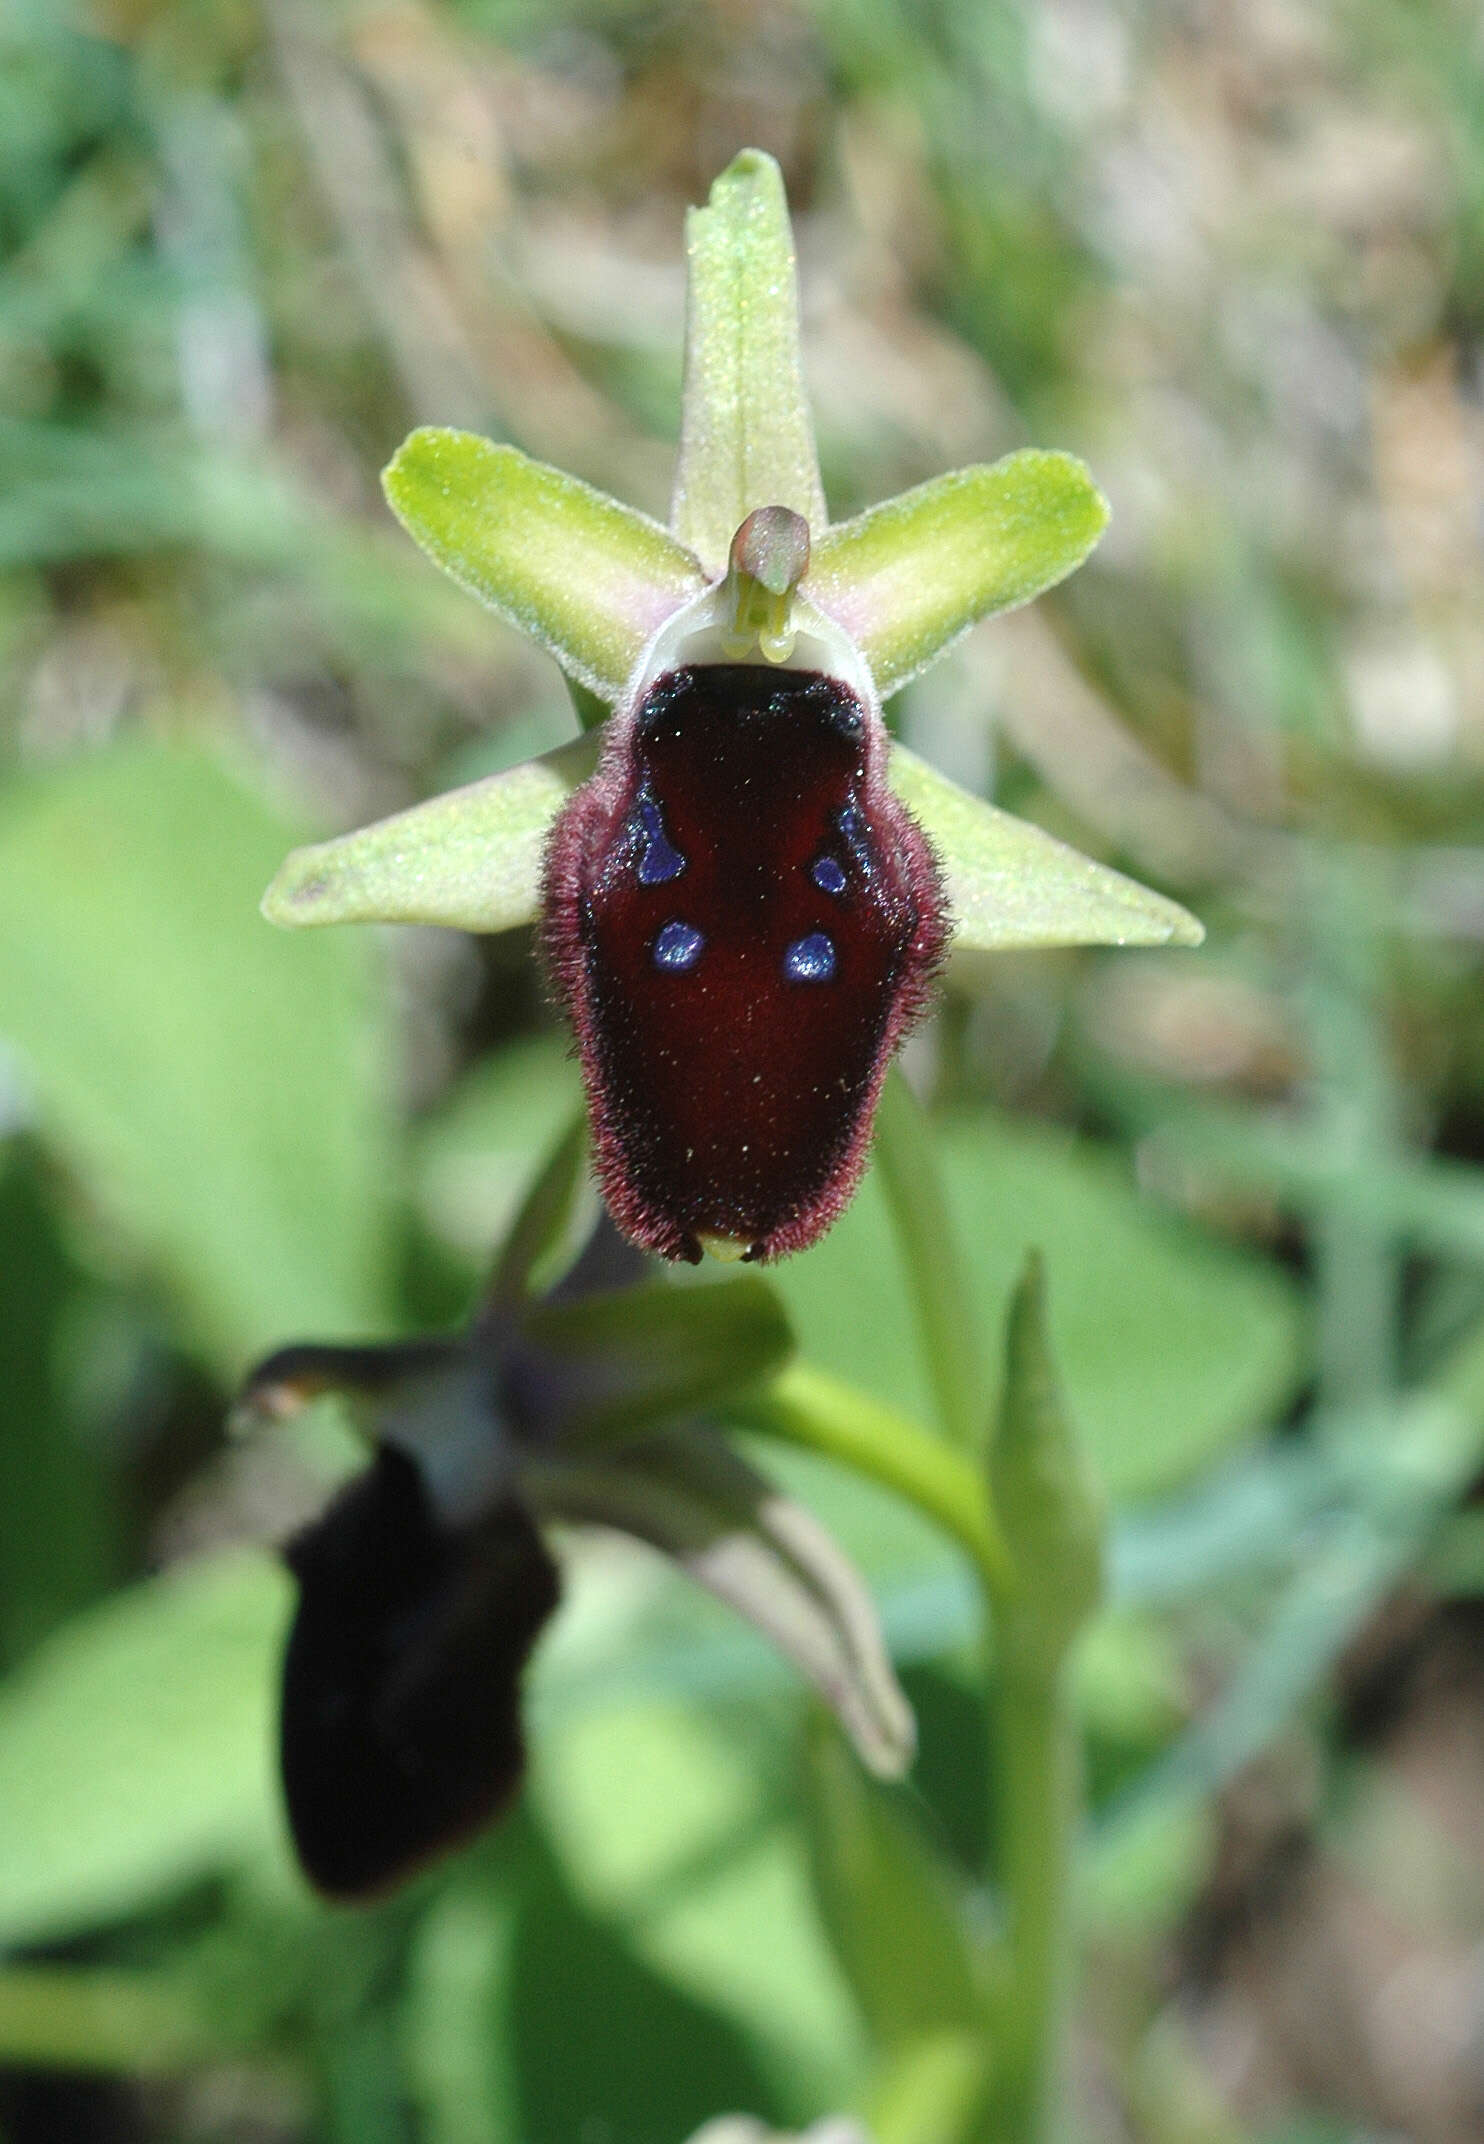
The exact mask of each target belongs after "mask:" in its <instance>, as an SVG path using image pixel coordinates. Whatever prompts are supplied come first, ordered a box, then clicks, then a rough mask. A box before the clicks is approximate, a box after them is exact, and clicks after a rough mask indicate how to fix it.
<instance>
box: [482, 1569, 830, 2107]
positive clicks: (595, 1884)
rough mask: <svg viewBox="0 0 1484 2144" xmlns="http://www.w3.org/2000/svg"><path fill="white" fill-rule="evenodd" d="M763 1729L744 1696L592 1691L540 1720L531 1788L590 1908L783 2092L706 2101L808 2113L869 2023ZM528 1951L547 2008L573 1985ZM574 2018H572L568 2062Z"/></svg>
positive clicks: (536, 1993)
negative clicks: (744, 2046)
mask: <svg viewBox="0 0 1484 2144" xmlns="http://www.w3.org/2000/svg"><path fill="white" fill-rule="evenodd" d="M631 1583H632V1576H631ZM578 1612H579V1614H580V1603H579V1604H578ZM751 1729H752V1720H751V1718H750V1717H749V1715H748V1713H747V1712H745V1711H742V1710H740V1709H739V1708H738V1707H736V1706H728V1707H727V1708H726V1709H725V1710H724V1711H720V1712H718V1713H715V1714H713V1712H712V1711H711V1710H710V1709H709V1708H707V1707H706V1706H704V1705H701V1704H698V1703H697V1702H696V1700H695V1698H694V1697H693V1696H688V1695H682V1696H681V1697H679V1698H676V1699H673V1700H671V1699H668V1698H656V1697H654V1696H651V1697H649V1698H648V1699H647V1700H644V1701H640V1702H627V1703H625V1702H620V1703H616V1704H615V1703H612V1702H610V1703H608V1704H594V1705H589V1706H587V1707H585V1708H584V1709H583V1710H582V1711H581V1712H580V1713H575V1712H574V1713H565V1714H563V1715H562V1716H561V1717H559V1718H553V1719H550V1720H548V1721H546V1722H544V1723H541V1722H538V1724H537V1732H536V1734H535V1735H534V1737H533V1741H532V1753H531V1754H532V1765H531V1799H532V1801H533V1803H534V1804H535V1806H536V1807H537V1808H538V1810H539V1812H540V1815H541V1817H542V1819H543V1821H544V1823H545V1824H546V1825H547V1826H548V1827H549V1829H550V1830H551V1832H552V1834H553V1837H554V1839H555V1842H556V1844H557V1846H558V1848H559V1850H560V1856H561V1860H562V1863H563V1865H564V1867H565V1868H566V1869H567V1871H568V1872H569V1875H570V1878H571V1882H572V1887H573V1890H574V1891H575V1892H576V1894H577V1896H578V1897H579V1898H580V1899H581V1901H582V1902H583V1904H584V1905H585V1906H586V1907H587V1908H588V1909H589V1911H590V1912H591V1913H592V1914H593V1915H594V1916H595V1917H598V1918H599V1919H600V1921H601V1922H603V1923H606V1924H608V1925H609V1926H613V1927H618V1928H622V1929H624V1930H626V1931H628V1932H629V1935H630V1940H631V1942H632V1943H633V1946H634V1948H635V1950H636V1951H637V1952H638V1953H639V1955H640V1957H641V1958H642V1959H643V1960H644V1961H645V1962H646V1963H647V1964H648V1965H649V1966H650V1967H652V1968H653V1970H654V1971H656V1972H658V1973H660V1974H663V1975H664V1976H665V1977H666V1979H668V1980H669V1981H671V1982H672V1984H674V1985H677V1986H679V1987H682V1988H684V1989H686V1990H687V1991H688V1993H689V1994H690V1995H691V1996H692V1997H693V1998H695V1999H696V2000H698V2001H701V2002H703V2003H705V2004H707V2005H708V2006H712V2007H714V2008H715V2009H717V2010H719V2011H720V2012H721V2013H722V2014H723V2015H724V2016H726V2017H728V2018H729V2019H731V2020H733V2021H734V2023H735V2024H736V2025H738V2026H740V2027H741V2029H742V2030H743V2032H744V2033H745V2034H746V2037H747V2040H748V2043H749V2044H750V2045H751V2046H752V2047H753V2048H754V2049H756V2050H757V2052H758V2054H759V2055H760V2057H761V2058H762V2059H763V2061H764V2062H765V2063H766V2066H767V2071H768V2075H769V2080H770V2083H771V2084H772V2087H773V2090H772V2093H771V2094H768V2095H765V2094H763V2093H757V2094H755V2095H754V2096H752V2097H750V2098H748V2099H740V2098H727V2099H722V2098H713V2099H712V2100H711V2102H710V2105H709V2107H708V2108H707V2109H706V2110H705V2111H706V2112H714V2111H715V2109H716V2108H717V2107H718V2106H734V2107H735V2106H739V2105H741V2106H752V2107H757V2106H763V2105H766V2103H767V2098H768V2097H772V2098H773V2099H774V2107H773V2108H772V2109H770V2110H769V2111H770V2112H776V2113H777V2114H781V2115H784V2116H785V2117H789V2118H792V2119H794V2120H798V2121H802V2120H807V2119H808V2118H809V2117H810V2115H811V2114H812V2113H814V2112H816V2111H817V2110H818V2108H819V2107H821V2106H831V2105H836V2106H838V2105H839V2104H840V2103H841V2101H842V2100H843V2099H844V2098H845V2096H846V2094H847V2093H848V2092H849V2091H850V2089H851V2087H852V2085H853V2083H854V2082H855V2081H856V2079H857V2077H858V2075H859V2065H860V2059H861V2054H862V2047H861V2035H860V2027H859V2023H858V2021H857V2019H856V2016H855V2011H854V2005H853V2004H852V2003H851V2001H850V1996H849V1991H848V1990H847V1989H846V1987H845V1986H844V1984H843V1982H842V1980H841V1977H840V1972H839V1968H838V1967H837V1966H836V1964H835V1962H834V1960H833V1958H832V1957H831V1956H830V1953H829V1950H828V1948H827V1946H826V1944H825V1941H824V1938H823V1936H822V1934H821V1932H820V1929H819V1923H818V1918H817V1915H816V1914H815V1913H814V1912H813V1910H812V1901H811V1896H810V1885H809V1874H808V1867H807V1861H806V1855H805V1847H804V1842H803V1839H802V1838H801V1836H800V1833H799V1828H798V1825H797V1822H796V1821H794V1820H793V1819H792V1818H791V1817H790V1816H789V1815H788V1814H787V1813H786V1812H785V1811H783V1810H782V1809H780V1808H779V1807H778V1806H777V1801H776V1798H775V1797H774V1796H772V1795H771V1794H770V1793H769V1790H768V1781H767V1771H766V1768H765V1766H764V1765H762V1764H760V1763H759V1760H758V1750H757V1746H756V1741H755V1735H754V1732H753V1731H750V1730H751ZM764 1746H766V1745H764ZM618 1781H621V1782H622V1784H623V1791H622V1793H619V1792H616V1791H615V1782H618ZM533 1951H534V1945H533ZM560 1962H561V1963H563V1964H565V1963H566V1961H565V1960H563V1961H560ZM521 1963H523V1964H524V1966H525V1968H526V1975H527V1977H526V1979H525V1982H524V1985H525V1987H526V1989H527V1990H528V1997H529V2004H530V2009H531V2013H532V2016H533V2018H534V2016H535V2015H536V2013H537V2011H538V2008H539V2009H540V2010H542V2011H544V2014H545V2015H546V2016H547V2017H548V2018H549V2017H550V2015H551V2011H552V2005H551V2004H550V2002H549V2000H548V2001H546V2002H545V2003H544V2004H541V2003H540V2002H539V1997H540V1994H541V1990H542V1988H543V1987H545V1988H549V1987H550V1986H552V1985H553V1984H557V1985H562V1986H567V1985H569V1984H570V1983H569V1979H568V1976H567V1975H566V1974H563V1975H562V1976H561V1978H560V1979H559V1980H558V1981H557V1982H555V1983H553V1980H552V1978H551V1975H550V1972H549V1971H548V1974H547V1977H546V1978H545V1979H544V1981H538V1980H537V1979H536V1978H535V1977H534V1973H535V1970H536V1969H537V1968H539V1967H540V1966H541V1965H543V1964H545V1965H546V1966H547V1967H548V1968H550V1966H552V1965H553V1964H556V1963H558V1961H556V1960H553V1959H552V1958H551V1955H550V1952H549V1950H548V1951H547V1952H546V1954H545V1955H544V1956H541V1955H530V1956H528V1957H527V1958H525V1959H524V1960H522V1961H521ZM578 2014H579V2015H580V2014H581V2013H578ZM598 2026H599V2029H602V2020H601V2016H599V2019H598ZM572 2030H573V2028H572V2023H571V2019H570V2018H567V2019H566V2020H565V2021H564V2022H563V2025H562V2047H563V2051H564V2055H565V2059H566V2061H567V2063H568V2065H569V2066H570V2063H571V2046H572ZM605 2037H606V2035H605ZM638 2044H641V2045H642V2044H644V2043H638ZM681 2059H682V2060H683V2058H681ZM629 2060H630V2064H631V2066H632V2064H633V2048H632V2046H631V2047H630V2049H629ZM645 2067H646V2065H643V2064H641V2065H640V2068H641V2070H642V2069H643V2068H645ZM780 2096H781V2097H782V2099H783V2104H782V2106H781V2107H780V2106H778V2105H777V2100H778V2098H779V2097H780ZM651 2111H652V2110H651ZM688 2126H694V2118H693V2120H692V2123H691V2124H690V2125H688ZM555 2133H556V2134H560V2135H562V2136H564V2137H570V2136H573V2135H575V2134H576V2133H577V2130H576V2127H575V2125H573V2126H569V2127H567V2128H565V2129H563V2130H561V2131H560V2132H555ZM637 2133H640V2134H642V2133H643V2131H642V2128H641V2130H640V2131H639V2132H637ZM686 2133H687V2129H686V2127H682V2126H679V2125H677V2126H676V2128H675V2129H674V2130H672V2131H670V2132H668V2134H671V2135H674V2136H677V2137H678V2136H683V2135H685V2134H686ZM650 2134H656V2132H650Z"/></svg>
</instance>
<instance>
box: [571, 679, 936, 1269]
mask: <svg viewBox="0 0 1484 2144" xmlns="http://www.w3.org/2000/svg"><path fill="white" fill-rule="evenodd" d="M886 749H887V741H886V734H885V731H884V729H883V727H882V724H881V722H880V719H879V717H878V716H876V715H875V714H874V713H871V712H870V711H868V710H867V708H866V707H865V705H864V703H863V702H862V701H861V700H860V699H859V697H858V696H857V695H856V694H855V693H853V692H852V691H851V690H850V689H849V688H848V687H847V686H845V685H844V684H842V683H841V682H840V681H839V680H838V679H835V678H832V677H825V676H822V675H819V674H817V673H815V672H811V671H802V670H778V669H773V668H768V667H765V666H763V665H760V664H747V663H723V664H708V665H704V666H699V665H698V666H694V667H687V668H683V669H679V670H674V671H671V672H669V673H668V674H667V675H665V676H664V677H661V678H660V679H659V680H658V681H657V682H656V683H655V684H654V685H653V686H652V687H651V688H650V689H649V691H648V692H647V694H646V695H645V697H644V698H643V700H642V701H641V702H640V704H639V706H638V707H637V708H635V709H632V710H630V711H628V712H626V713H624V714H621V715H618V716H616V717H615V718H614V721H613V723H612V725H611V726H610V730H609V735H608V739H607V742H606V745H605V748H604V754H603V758H602V761H601V762H600V764H599V767H598V771H597V773H596V774H595V775H594V776H593V778H592V780H591V781H590V782H588V783H586V784H584V786H583V787H582V788H581V789H580V790H578V791H577V793H576V794H575V795H574V796H573V797H572V799H571V800H570V802H569V803H568V805H567V807H566V809H565V810H564V811H563V812H562V814H561V816H560V818H559V819H558V821H557V823H556V826H555V828H554V829H553V833H552V837H551V844H550V847H549V849H548V852H547V861H546V889H545V891H546V944H547V952H548V957H549V961H550V964H551V967H552V970H553V974H554V977H555V980H556V983H557V986H558V988H559V990H560V992H561V994H562V996H563V998H564V999H565V1001H566V1004H567V1007H568V1009H569V1011H570V1013H571V1016H572V1020H573V1024H574V1027H575V1028H576V1032H577V1037H578V1044H579V1048H580V1051H581V1055H582V1064H583V1072H584V1075H585V1078H586V1083H587V1089H588V1095H589V1100H590V1106H591V1113H592V1120H593V1129H594V1134H595V1140H594V1145H595V1151H596V1156H597V1165H598V1170H599V1174H600V1177H601V1180H602V1184H603V1189H604V1193H605V1196H606V1197H607V1199H608V1203H609V1205H610V1207H611V1208H612V1210H613V1212H614V1214H615V1216H616V1218H617V1219H618V1221H619V1223H620V1225H621V1226H622V1227H623V1228H625V1229H626V1230H627V1231H628V1233H629V1234H630V1235H631V1236H632V1237H633V1238H634V1240H635V1241H636V1242H638V1243H641V1244H643V1245H644V1246H645V1247H646V1248H647V1249H649V1250H653V1251H657V1252H659V1253H660V1254H661V1255H662V1256H664V1257H669V1258H689V1259H697V1258H699V1257H700V1256H701V1243H702V1239H704V1238H706V1237H724V1238H728V1239H730V1240H731V1241H732V1242H734V1243H740V1244H742V1245H745V1246H746V1247H747V1255H748V1256H750V1257H759V1258H772V1257H778V1256H781V1255H782V1254H784V1253H785V1252H789V1251H794V1250H799V1249H802V1248H803V1246H804V1245H805V1244H807V1243H811V1242H812V1241H813V1240H814V1239H815V1237H817V1236H818V1235H820V1234H821V1233H822V1232H823V1230H824V1229H825V1228H827V1227H828V1226H829V1224H830V1222H831V1221H832V1220H833V1219H834V1218H835V1216H836V1214H837V1213H838V1212H839V1210H840V1208H841V1207H842V1206H843V1204H844V1203H845V1201H846V1200H847V1199H848V1198H849V1196H850V1193H851V1192H852V1191H853V1189H854V1188H855V1184H856V1181H857V1179H858V1177H859V1175H860V1171H861V1168H862V1166H863V1165H864V1159H865V1151H866V1145H867V1141H868V1138H869V1133H870V1125H871V1117H872V1113H873V1111H874V1108H875V1103H876V1097H877V1094H878V1093H879V1091H880V1085H881V1080H882V1077H883V1076H884V1073H885V1070H886V1066H887V1064H888V1062H889V1061H890V1058H891V1054H892V1052H893V1051H894V1050H895V1048H896V1046H897V1044H898V1042H899V1041H900V1040H901V1037H902V1035H903V1033H904V1031H905V1029H906V1028H907V1026H908V1025H909V1024H910V1023H911V1021H912V1020H913V1019H914V1018H916V1017H917V1015H918V1014H919V1013H920V1012H921V1010H922V1008H923V1006H924V1004H925V1002H926V998H927V994H928V986H929V983H930V981H931V977H932V974H933V970H934V969H935V967H936V966H937V964H938V962H939V960H940V959H941V957H942V952H943V946H944V940H945V935H946V922H945V915H944V904H943V895H942V889H941V885H940V882H939V877H938V871H937V866H936V864H935V862H934V859H933V856H932V852H931V850H930V849H929V847H928V844H927V842H926V840H925V839H924V837H923V835H922V833H921V832H920V830H919V829H918V827H917V825H916V824H915V822H914V821H913V820H912V818H911V817H910V815H909V814H908V813H907V812H906V810H905V809H904V808H903V807H902V805H901V804H899V803H898V802H897V800H896V798H895V797H894V796H893V795H892V793H891V791H890V790H889V789H888V787H887V785H886V779H885V772H886ZM671 859H674V860H675V868H674V869H673V870H671V868H670V860H671ZM662 871H663V875H661V873H662Z"/></svg>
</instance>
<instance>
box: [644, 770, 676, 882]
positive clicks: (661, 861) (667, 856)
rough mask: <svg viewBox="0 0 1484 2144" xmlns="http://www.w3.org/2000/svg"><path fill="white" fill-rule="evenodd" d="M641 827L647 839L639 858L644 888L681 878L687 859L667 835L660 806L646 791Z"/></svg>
mask: <svg viewBox="0 0 1484 2144" xmlns="http://www.w3.org/2000/svg"><path fill="white" fill-rule="evenodd" d="M639 825H640V829H641V831H642V833H643V836H644V850H643V853H642V855H641V856H640V858H639V883H640V885H641V886H663V885H665V884H667V883H668V881H669V880H670V879H672V878H679V876H680V874H681V872H682V871H683V870H684V869H685V858H684V857H683V856H682V855H681V853H680V851H679V849H677V848H675V847H674V846H673V845H672V843H671V842H670V840H669V837H668V836H667V835H666V833H665V822H664V820H663V819H662V818H661V817H660V808H659V806H658V804H656V803H655V801H654V798H653V797H652V796H649V795H648V794H646V792H645V791H643V790H641V791H640V792H639Z"/></svg>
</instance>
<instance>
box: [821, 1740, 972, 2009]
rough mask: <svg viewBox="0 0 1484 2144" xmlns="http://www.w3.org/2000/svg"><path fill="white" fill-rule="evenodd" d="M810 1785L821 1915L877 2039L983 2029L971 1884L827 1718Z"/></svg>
mask: <svg viewBox="0 0 1484 2144" xmlns="http://www.w3.org/2000/svg"><path fill="white" fill-rule="evenodd" d="M804 1785H805V1809H806V1814H807V1819H808V1835H809V1845H810V1862H811V1866H812V1869H813V1874H814V1891H815V1897H816V1899H817V1901H818V1904H819V1912H820V1918H821V1919H822V1921H823V1922H824V1926H825V1932H826V1934H827V1935H828V1936H829V1939H830V1943H831V1946H832V1948H833V1950H834V1953H835V1956H836V1957H837V1958H838V1959H839V1961H840V1966H841V1969H842V1971H843V1972H844V1974H845V1977H846V1979H847V1980H848V1981H849V1983H850V1987H851V1992H852V1993H853V1995H854V1996H855V1999H856V2001H857V2003H859V2005H860V2009H861V2015H862V2017H863V2018H864V2020H865V2023H866V2026H867V2028H868V2030H869V2032H870V2034H871V2038H872V2041H873V2042H874V2043H875V2045H876V2046H877V2047H878V2048H882V2047H890V2046H892V2045H894V2044H896V2045H900V2044H901V2043H902V2042H904V2041H910V2040H916V2039H919V2038H921V2037H922V2036H923V2035H924V2034H930V2033H936V2032H940V2031H944V2030H952V2029H953V2028H954V2027H958V2026H969V2027H973V2026H975V2025H978V2024H979V2023H980V2022H981V2020H982V2017H983V2014H984V2000H985V1990H984V1981H985V1961H984V1960H983V1959H982V1958H980V1957H978V1956H977V1955H976V1954H975V1951H974V1948H973V1946H972V1944H971V1942H970V1939H969V1924H968V1919H967V1914H966V1906H967V1900H966V1899H965V1897H964V1896H963V1885H962V1883H961V1882H960V1881H959V1880H958V1878H957V1877H956V1875H955V1873H954V1871H953V1870H952V1869H951V1868H950V1867H949V1865H948V1864H947V1862H945V1861H944V1860H943V1859H942V1857H941V1856H940V1855H939V1854H937V1853H935V1852H934V1850H933V1849H932V1848H931V1847H930V1846H929V1844H928V1842H927V1840H926V1838H925V1837H924V1836H923V1834H922V1832H921V1831H920V1829H919V1828H918V1826H917V1824H916V1823H915V1822H914V1821H913V1818H912V1815H911V1812H910V1810H909V1808H908V1807H907V1805H906V1803H905V1801H904V1799H903V1798H902V1797H901V1796H900V1795H892V1794H890V1793H888V1792H887V1790H885V1789H884V1788H882V1787H880V1786H878V1785H877V1784H876V1783H875V1782H874V1781H872V1780H869V1779H867V1778H865V1777H864V1776H863V1774H862V1773H861V1770H860V1767H859V1766H858V1765H857V1764H856V1762H855V1760H854V1759H853V1757H852V1756H851V1754H850V1752H849V1751H848V1750H847V1749H846V1747H845V1745H844V1743H843V1742H842V1741H841V1740H840V1737H839V1736H838V1735H837V1734H836V1733H835V1732H834V1730H833V1728H832V1727H831V1726H830V1725H829V1723H828V1722H827V1721H825V1720H823V1719H819V1720H817V1721H816V1722H815V1723H814V1726H813V1729H812V1731H811V1733H810V1736H809V1740H808V1745H807V1750H806V1761H805V1772H804Z"/></svg>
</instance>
